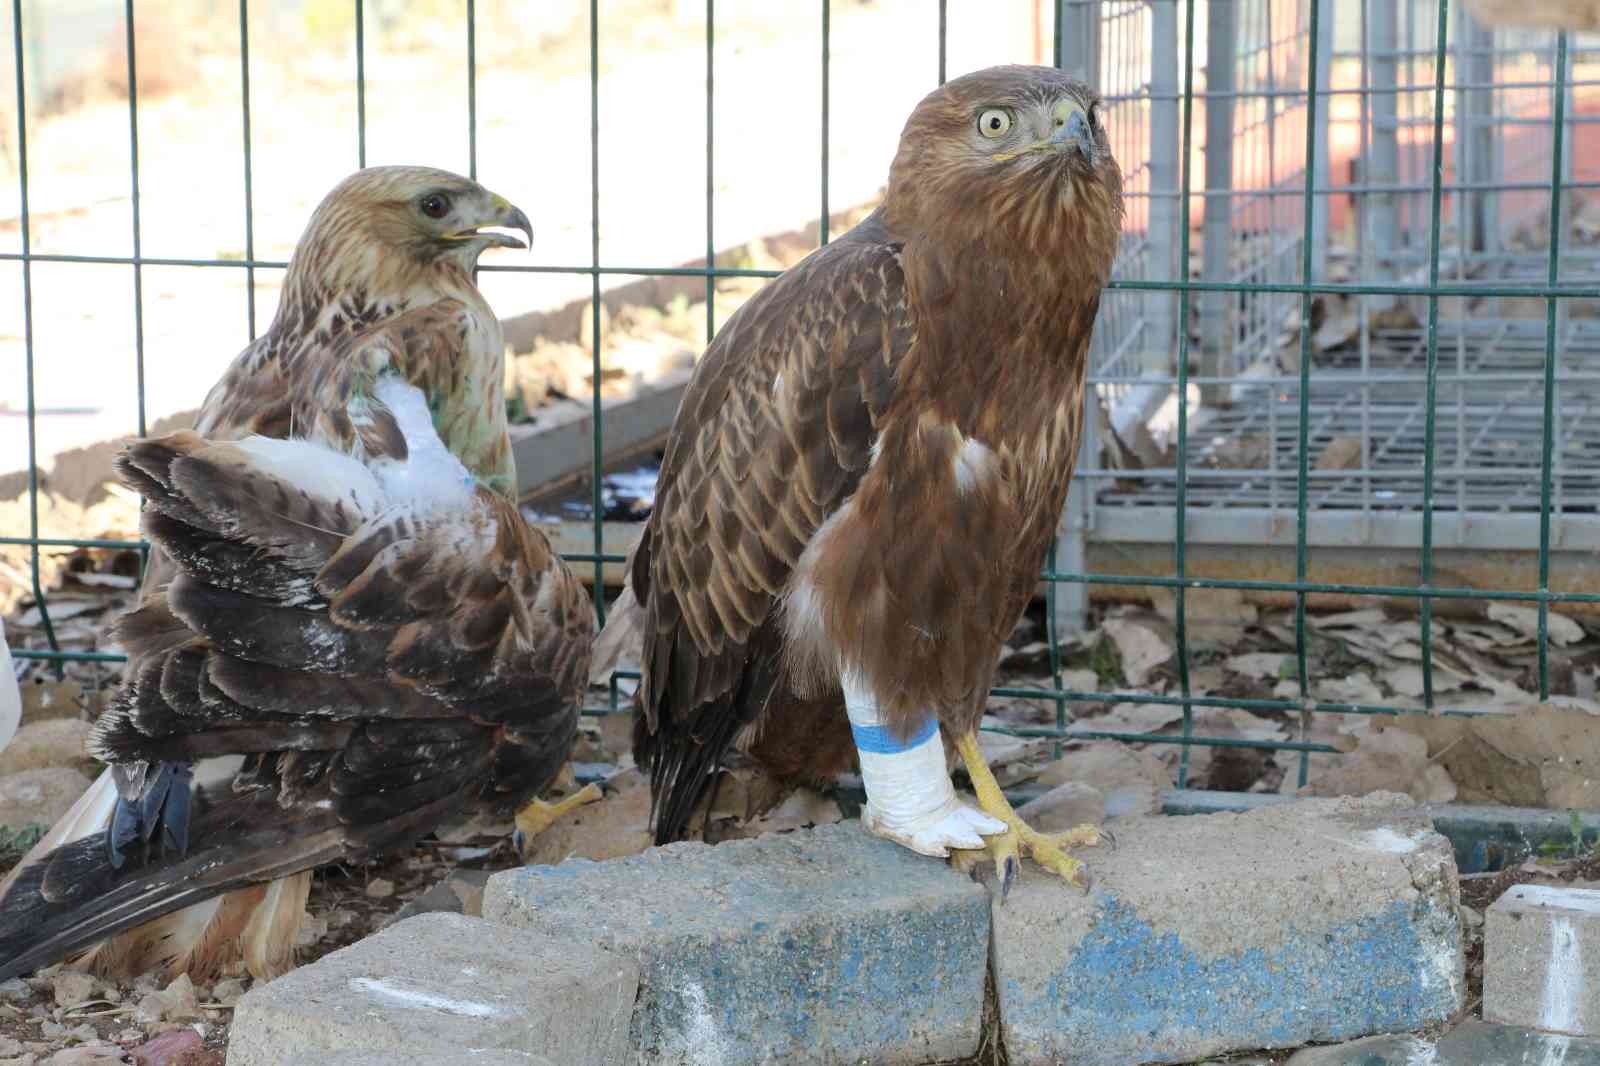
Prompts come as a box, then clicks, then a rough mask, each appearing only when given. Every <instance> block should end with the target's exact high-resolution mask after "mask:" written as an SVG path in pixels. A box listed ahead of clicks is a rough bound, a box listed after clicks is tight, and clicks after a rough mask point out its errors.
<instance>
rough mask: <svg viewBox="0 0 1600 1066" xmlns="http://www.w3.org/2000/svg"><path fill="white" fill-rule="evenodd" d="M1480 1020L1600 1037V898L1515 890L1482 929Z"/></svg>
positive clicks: (1580, 891)
mask: <svg viewBox="0 0 1600 1066" xmlns="http://www.w3.org/2000/svg"><path fill="white" fill-rule="evenodd" d="M1483 1017H1484V1020H1485V1021H1490V1022H1504V1023H1506V1024H1509V1025H1521V1026H1527V1027H1529V1028H1532V1029H1544V1030H1547V1031H1549V1032H1555V1033H1566V1034H1568V1035H1569V1036H1600V891H1596V890H1594V889H1585V888H1565V887H1557V886H1551V885H1513V886H1512V887H1511V888H1508V889H1506V891H1505V894H1504V895H1502V896H1501V897H1500V898H1499V899H1497V900H1495V902H1494V904H1493V905H1492V906H1490V908H1489V911H1488V913H1487V914H1486V915H1485V922H1484V929H1483Z"/></svg>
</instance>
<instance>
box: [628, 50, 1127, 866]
mask: <svg viewBox="0 0 1600 1066" xmlns="http://www.w3.org/2000/svg"><path fill="white" fill-rule="evenodd" d="M1100 112H1101V105H1100V102H1099V98H1098V97H1097V96H1096V95H1095V93H1094V92H1093V90H1091V89H1090V88H1089V87H1088V86H1086V85H1084V84H1082V83H1081V82H1078V81H1075V80H1074V79H1072V78H1070V77H1068V76H1067V75H1065V74H1063V73H1062V72H1060V71H1058V70H1055V69H1051V68H1043V67H1022V66H1007V67H995V68H991V69H988V70H982V71H979V72H977V73H974V74H970V75H967V76H966V77H962V78H958V79H956V80H954V81H951V82H950V83H948V84H946V85H944V86H942V87H941V88H939V89H937V90H936V91H934V92H932V93H930V94H929V95H928V96H927V97H926V98H925V99H924V100H923V101H922V102H921V103H920V104H919V105H918V106H917V108H916V110H915V111H914V112H913V113H912V115H911V117H910V119H909V120H908V121H907V123H906V126H905V130H904V132H903V134H902V135H901V138H900V147H899V151H898V153H897V155H896V156H895V160H894V163H893V166H892V167H891V169H890V173H889V183H888V188H887V192H886V195H885V198H884V201H883V203H882V205H881V206H880V207H879V208H878V209H877V210H876V211H875V212H873V214H872V215H871V216H870V217H868V218H867V219H866V220H864V221H863V222H862V223H861V224H860V225H858V226H856V227H855V228H854V229H853V230H851V231H850V232H849V233H848V234H846V235H845V236H844V237H842V238H840V239H839V240H837V241H834V242H833V243H832V244H829V245H827V246H826V247H824V248H821V249H819V250H818V251H816V252H814V253H812V254H811V255H810V256H809V257H807V258H806V259H805V260H804V261H803V262H801V263H799V264H797V265H796V266H795V267H793V268H792V269H790V270H789V271H787V272H786V273H785V274H783V275H782V276H781V277H779V278H777V279H776V280H774V281H773V282H772V283H771V284H770V285H768V286H767V287H766V288H764V289H762V290H761V291H760V292H759V293H758V294H757V295H756V296H755V297H754V298H753V299H752V300H750V302H749V303H747V304H746V305H745V306H744V307H742V308H740V310H739V311H738V313H737V314H735V315H734V316H733V317H732V318H731V319H730V320H729V321H728V323H727V325H725V326H724V327H723V329H722V331H721V333H719V334H718V335H717V337H716V339H715V340H714V341H713V342H712V344H711V346H710V348H709V349H708V350H707V352H706V354H705V357H704V358H703V359H702V360H701V362H700V363H699V365H698V366H697V367H696V369H695V373H694V377H693V380H692V381H691V383H690V385H689V389H688V392H687V393H686V394H685V396H684V400H683V404H682V407H681V408H680V410H679V412H678V416H677V420H676V421H675V422H674V424H673V427H672V430H671V433H670V436H669V439H668V444H667V449H666V456H665V460H664V462H663V465H662V469H661V474H660V479H659V482H658V485H657V490H656V502H655V508H654V511H653V513H652V514H651V516H650V519H649V522H648V523H647V524H646V527H645V530H644V533H643V536H642V538H641V541H640V544H639V547H638V549H637V551H636V553H635V555H634V557H633V564H632V569H631V571H630V575H629V581H630V585H631V593H632V596H633V597H634V598H636V600H637V602H638V604H639V605H640V607H639V608H638V609H639V610H641V611H642V612H643V624H642V633H643V637H642V640H643V647H642V650H641V665H642V670H643V681H642V684H641V686H640V690H639V695H638V717H637V721H636V726H635V751H636V754H637V757H638V760H639V763H640V764H641V765H642V766H646V767H648V768H649V770H650V773H651V780H652V784H653V787H654V791H655V800H656V817H657V823H656V825H657V829H656V832H657V839H658V840H661V841H667V840H672V839H675V838H677V837H679V836H681V835H682V834H683V833H684V832H685V829H686V826H687V824H688V822H689V819H690V817H691V814H692V813H693V812H694V810H695V809H696V806H697V804H698V803H699V802H700V801H701V800H702V799H703V797H704V796H705V794H706V792H707V789H708V788H709V787H710V784H711V781H712V780H713V776H712V775H713V773H714V771H715V770H716V769H717V767H718V766H719V764H720V763H721V762H722V760H723V758H724V757H725V756H726V755H727V754H728V752H729V750H730V749H736V750H739V751H742V752H744V753H746V754H747V755H749V756H750V757H752V758H753V759H754V760H755V761H756V762H757V763H758V764H760V765H762V766H764V767H765V768H766V769H768V770H770V771H772V772H774V773H775V774H776V775H777V776H778V777H780V778H781V779H784V780H789V781H807V780H809V781H817V780H825V779H827V778H829V777H831V776H832V775H833V774H835V773H837V772H839V771H841V770H844V769H847V768H848V767H849V765H850V763H851V761H852V759H856V760H859V763H860V766H861V773H862V778H863V781H864V784H865V786H866V791H867V806H866V809H865V812H864V814H863V820H864V821H865V822H866V824H867V825H868V827H869V828H871V829H872V830H873V831H874V832H877V833H879V834H881V835H883V836H886V837H889V838H890V839H893V840H896V841H898V842H900V843H902V844H904V845H905V846H907V847H910V848H912V849H914V850H916V851H919V852H923V853H925V854H930V855H946V854H948V853H949V852H950V851H951V850H952V849H955V850H963V849H965V850H969V851H971V850H976V849H986V850H987V851H988V852H989V853H990V854H991V855H992V857H993V859H994V861H995V862H996V864H997V867H998V869H999V872H1000V874H1001V876H1002V878H1003V883H1004V884H1006V885H1009V883H1010V879H1011V877H1013V876H1014V874H1015V872H1016V859H1017V856H1018V854H1019V851H1020V850H1021V849H1023V848H1026V849H1027V850H1028V851H1030V852H1031V854H1032V855H1033V857H1034V858H1035V859H1036V860H1038V861H1040V862H1041V863H1044V864H1045V865H1047V866H1048V867H1049V868H1051V869H1053V870H1054V871H1056V872H1057V873H1059V874H1061V875H1063V876H1065V877H1067V878H1068V879H1072V880H1076V879H1078V878H1079V877H1080V871H1081V864H1080V863H1079V862H1078V860H1076V859H1074V858H1073V857H1071V856H1070V855H1068V854H1067V853H1066V851H1065V850H1064V849H1065V847H1066V846H1069V845H1075V844H1090V843H1094V842H1097V841H1098V839H1099V834H1098V832H1097V831H1096V830H1095V829H1093V828H1092V827H1085V828H1081V829H1079V830H1074V831H1073V832H1070V833H1067V834H1064V835H1063V836H1061V837H1059V838H1050V837H1046V836H1044V835H1042V834H1039V833H1037V832H1035V831H1034V830H1032V829H1031V828H1029V827H1028V826H1026V825H1024V824H1023V823H1022V822H1021V820H1020V819H1018V818H1017V816H1016V815H1015V813H1014V812H1013V811H1012V810H1011V807H1010V806H1009V804H1008V803H1007V802H1006V800H1005V797H1004V796H1003V795H1002V794H1001V792H1000V790H999V788H998V787H997V785H996V784H995V780H994V777H993V775H992V774H991V773H990V772H989V768H988V766H987V765H986V764H985V762H984V760H983V757H982V755H981V753H980V751H979V748H978V743H977V737H976V735H975V733H974V730H975V729H976V728H977V725H978V722H979V720H980V718H981V717H982V714H983V708H984V705H985V697H986V694H987V690H988V688H989V683H990V679H991V677H992V676H993V672H994V668H995V664H996V661H997V659H998V656H999V652H1000V647H1001V642H1002V641H1003V640H1004V638H1005V637H1006V636H1007V635H1008V634H1009V633H1010V631H1011V629H1012V627H1013V625H1014V624H1015V623H1016V621H1017V618H1018V617H1019V616H1020V614H1021V613H1022V611H1023V609H1024V608H1025V606H1026V605H1027V602H1028V599H1029V596H1030V595H1031V594H1032V591H1033V589H1034V588H1035V587H1036V582H1037V580H1038V573H1039V567H1040V563H1041V561H1042V559H1043V558H1044V555H1045V552H1046V550H1047V548H1048V546H1049V545H1050V543H1051V542H1052V540H1053V538H1054V536H1055V533H1056V530H1057V527H1058V524H1059V520H1060V516H1061V514H1062V508H1063V504H1064V502H1065V500H1066V495H1067V485H1068V481H1069V480H1070V478H1071V475H1072V464H1073V460H1074V457H1075V455H1076V452H1077V447H1078V439H1079V432H1080V429H1081V423H1082V412H1083V410H1084V373H1085V365H1086V361H1087V356H1088V349H1089V339H1090V334H1091V331H1092V330H1093V328H1094V322H1095V314H1096V311H1097V309H1098V308H1099V304H1100V293H1101V289H1102V288H1103V287H1104V285H1105V284H1106V282H1107V280H1108V278H1109V276H1110V273H1111V266H1112V261H1113V259H1114V257H1115V255H1116V250H1117V241H1118V234H1119V230H1120V228H1121V221H1122V192H1121V189H1122V179H1121V174H1120V171H1119V170H1118V168H1117V163H1116V160H1115V159H1113V158H1112V155H1111V151H1110V148H1109V146H1108V143H1107V139H1106V131H1105V128H1104V127H1103V125H1102V124H1101V114H1100ZM617 624H618V625H619V626H620V625H625V624H628V621H627V619H625V618H619V619H618V621H617ZM847 726H848V727H849V728H847ZM941 732H943V733H948V734H949V735H950V736H951V737H952V738H953V739H954V742H955V747H956V749H957V750H958V751H959V753H960V755H961V757H962V759H963V760H964V761H965V763H966V767H967V770H968V772H969V774H970V775H971V778H972V781H973V784H974V786H975V788H976V791H977V795H978V800H979V804H980V806H981V807H982V810H981V811H980V810H974V809H972V808H970V807H968V806H966V805H965V804H963V803H962V802H960V801H959V800H958V799H957V797H956V795H955V793H954V790H953V788H952V787H951V784H950V779H949V776H948V773H947V772H946V762H945V759H946V755H945V749H944V744H943V742H942V740H941Z"/></svg>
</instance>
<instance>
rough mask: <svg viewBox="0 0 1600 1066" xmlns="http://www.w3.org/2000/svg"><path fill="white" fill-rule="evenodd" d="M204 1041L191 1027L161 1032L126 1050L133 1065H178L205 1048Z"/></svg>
mask: <svg viewBox="0 0 1600 1066" xmlns="http://www.w3.org/2000/svg"><path fill="white" fill-rule="evenodd" d="M205 1046H206V1045H205V1041H204V1040H203V1039H202V1038H201V1037H200V1034H198V1033H196V1032H195V1031H194V1030H193V1029H189V1028H183V1029H174V1030H172V1031H171V1032H168V1033H162V1034H161V1035H160V1036H158V1037H155V1038H154V1039H152V1040H149V1041H147V1042H145V1043H143V1044H140V1045H139V1046H138V1047H136V1048H134V1049H133V1050H132V1051H130V1052H128V1054H129V1056H131V1057H132V1059H133V1061H134V1063H135V1066H179V1064H180V1063H184V1062H187V1061H189V1057H190V1056H193V1055H196V1054H198V1053H200V1052H202V1051H204V1050H205Z"/></svg>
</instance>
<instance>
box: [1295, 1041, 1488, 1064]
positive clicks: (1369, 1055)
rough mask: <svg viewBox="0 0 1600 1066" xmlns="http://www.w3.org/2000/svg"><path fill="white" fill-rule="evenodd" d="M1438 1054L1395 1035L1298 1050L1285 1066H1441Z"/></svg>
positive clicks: (1430, 1047) (1429, 1046) (1425, 1045)
mask: <svg viewBox="0 0 1600 1066" xmlns="http://www.w3.org/2000/svg"><path fill="white" fill-rule="evenodd" d="M1438 1055H1439V1050H1438V1048H1437V1047H1436V1046H1435V1045H1434V1043H1433V1041H1431V1040H1424V1039H1423V1038H1422V1037H1420V1036H1412V1035H1411V1034H1410V1033H1397V1034H1384V1035H1382V1036H1365V1037H1362V1038H1361V1039H1360V1040H1351V1041H1349V1042H1348V1043H1344V1044H1331V1045H1328V1046H1325V1047H1308V1048H1302V1049H1300V1050H1299V1051H1296V1052H1295V1053H1294V1054H1293V1055H1290V1056H1289V1061H1288V1063H1286V1064H1285V1066H1416V1064H1417V1063H1426V1064H1427V1066H1443V1063H1442V1062H1441V1060H1440V1059H1439V1057H1438ZM1480 1066H1482V1064H1480Z"/></svg>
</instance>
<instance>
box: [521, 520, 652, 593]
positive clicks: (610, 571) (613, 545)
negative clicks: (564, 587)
mask: <svg viewBox="0 0 1600 1066" xmlns="http://www.w3.org/2000/svg"><path fill="white" fill-rule="evenodd" d="M529 524H530V525H532V526H534V527H535V528H537V529H539V530H541V531H542V532H543V533H544V535H545V536H547V537H549V538H550V543H551V544H552V545H554V547H555V549H556V551H558V552H560V553H561V554H562V555H590V554H593V553H594V523H593V522H590V521H587V520H582V519H563V520H561V521H557V522H538V521H534V522H530V523H529ZM643 529H644V523H643V522H604V523H601V530H600V536H601V543H602V545H603V548H602V554H605V553H615V554H617V555H622V556H626V555H627V554H628V553H629V552H631V551H633V546H634V545H635V544H637V543H638V542H639V533H640V531H642V530H643ZM567 565H568V566H570V567H572V571H573V573H575V574H577V575H578V577H579V578H580V579H581V580H582V581H583V583H584V584H585V585H587V586H589V587H590V588H593V586H594V564H593V563H591V562H569V563H568V564H567ZM623 578H624V570H623V564H622V563H606V564H604V567H603V569H602V573H601V580H602V581H604V582H605V585H606V587H607V588H613V589H619V588H621V587H622V582H623Z"/></svg>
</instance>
